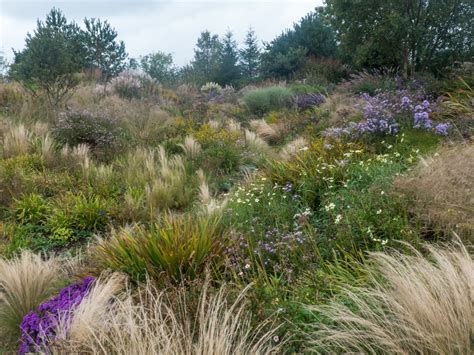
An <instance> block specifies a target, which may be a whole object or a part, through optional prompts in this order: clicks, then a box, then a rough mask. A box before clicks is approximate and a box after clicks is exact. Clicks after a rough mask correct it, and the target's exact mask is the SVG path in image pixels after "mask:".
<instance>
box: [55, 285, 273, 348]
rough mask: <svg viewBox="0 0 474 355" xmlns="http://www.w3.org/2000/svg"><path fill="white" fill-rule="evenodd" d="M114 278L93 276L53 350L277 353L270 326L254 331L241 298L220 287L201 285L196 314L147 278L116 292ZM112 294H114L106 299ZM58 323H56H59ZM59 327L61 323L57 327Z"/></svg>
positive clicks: (183, 300) (181, 296)
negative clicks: (231, 297)
mask: <svg viewBox="0 0 474 355" xmlns="http://www.w3.org/2000/svg"><path fill="white" fill-rule="evenodd" d="M116 285H117V282H116V280H112V281H110V280H109V281H107V282H98V283H97V284H96V285H95V286H94V288H93V289H92V290H91V291H90V293H89V295H88V296H87V297H86V298H85V299H84V301H83V302H82V303H81V305H80V306H79V307H78V308H77V309H76V310H75V311H74V315H73V318H72V321H71V322H70V326H69V331H68V332H61V331H59V334H61V335H60V340H59V341H58V340H56V344H57V348H55V349H53V353H54V352H57V353H65V352H66V353H79V352H81V353H93V354H124V355H125V354H127V355H128V354H170V355H171V354H176V355H187V354H189V355H191V354H192V355H197V354H200V355H213V354H214V355H226V354H229V355H230V354H270V353H277V352H278V349H279V346H278V345H275V344H272V336H273V334H274V331H273V330H270V331H267V332H264V331H262V326H264V325H267V324H262V325H261V326H260V327H259V328H258V329H257V331H253V329H252V326H251V324H250V320H249V318H248V317H247V316H246V315H245V307H244V303H243V298H244V296H245V293H246V291H247V289H245V290H244V291H243V292H241V293H240V295H239V296H238V297H237V299H236V300H235V302H232V303H229V302H228V301H227V297H226V296H227V295H226V292H225V289H224V287H222V288H221V289H220V290H219V291H218V292H217V294H211V293H210V292H209V290H208V288H207V286H205V287H204V288H203V290H202V292H201V295H200V298H199V305H198V310H197V314H194V315H193V314H191V313H192V312H190V310H189V304H188V303H187V302H188V301H187V300H186V297H185V296H184V294H183V293H182V292H181V293H179V292H178V294H177V295H175V296H176V297H175V298H174V299H173V300H172V302H173V303H174V307H171V306H170V305H169V304H170V303H169V302H170V300H169V299H167V298H166V297H165V294H164V293H162V292H159V291H157V290H156V289H155V288H153V287H152V286H151V285H150V284H148V285H147V286H146V287H145V288H143V289H142V290H141V291H140V292H139V293H138V294H132V293H131V292H128V293H126V294H125V295H118V296H117V295H116ZM111 300H113V301H112V302H111ZM60 328H61V326H60ZM62 328H64V327H62Z"/></svg>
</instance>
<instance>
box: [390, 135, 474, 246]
mask: <svg viewBox="0 0 474 355" xmlns="http://www.w3.org/2000/svg"><path fill="white" fill-rule="evenodd" d="M395 188H396V190H397V191H399V192H401V193H402V194H403V195H404V196H405V197H406V198H407V199H408V200H409V202H410V203H409V206H410V210H411V212H412V213H414V214H416V215H418V216H420V217H421V218H422V219H423V220H424V221H425V222H426V224H427V226H428V227H429V228H432V229H435V230H441V231H444V232H445V233H446V234H449V233H450V232H451V231H452V230H454V231H456V233H458V234H459V235H460V236H461V237H463V239H464V240H465V241H466V242H469V243H474V145H472V144H471V145H459V146H456V147H452V148H444V149H442V150H440V151H439V152H438V153H435V154H434V155H433V156H431V157H427V158H425V159H422V160H421V162H420V163H419V164H418V166H417V167H415V168H414V169H413V170H412V171H410V172H409V173H408V174H406V175H405V176H401V177H399V178H398V179H396V180H395Z"/></svg>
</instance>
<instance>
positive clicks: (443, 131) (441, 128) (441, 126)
mask: <svg viewBox="0 0 474 355" xmlns="http://www.w3.org/2000/svg"><path fill="white" fill-rule="evenodd" d="M448 129H449V123H438V124H437V125H436V126H435V132H436V134H439V135H441V136H447V135H448Z"/></svg>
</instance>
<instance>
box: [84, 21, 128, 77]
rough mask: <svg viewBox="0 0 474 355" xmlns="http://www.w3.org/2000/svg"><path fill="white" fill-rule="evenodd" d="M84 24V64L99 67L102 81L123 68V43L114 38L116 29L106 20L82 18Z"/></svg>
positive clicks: (125, 55) (115, 74)
mask: <svg viewBox="0 0 474 355" xmlns="http://www.w3.org/2000/svg"><path fill="white" fill-rule="evenodd" d="M84 24H85V26H86V29H85V31H84V32H83V34H82V37H83V43H84V47H85V51H86V56H85V59H86V66H87V67H88V68H90V69H99V70H100V73H101V77H102V80H103V81H108V80H109V79H110V78H113V77H114V76H117V75H118V74H119V73H120V72H121V71H123V70H124V69H125V64H126V62H125V60H126V59H127V53H126V52H125V44H124V43H123V42H122V41H120V42H118V41H117V40H116V38H117V31H115V29H114V28H112V27H111V26H110V24H109V23H108V22H107V21H103V22H102V21H101V20H100V19H95V18H92V19H87V18H86V19H84Z"/></svg>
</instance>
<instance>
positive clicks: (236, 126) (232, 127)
mask: <svg viewBox="0 0 474 355" xmlns="http://www.w3.org/2000/svg"><path fill="white" fill-rule="evenodd" d="M226 127H227V129H228V130H229V131H230V132H240V130H241V127H240V122H236V121H234V120H232V119H230V120H228V121H227V122H226Z"/></svg>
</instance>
